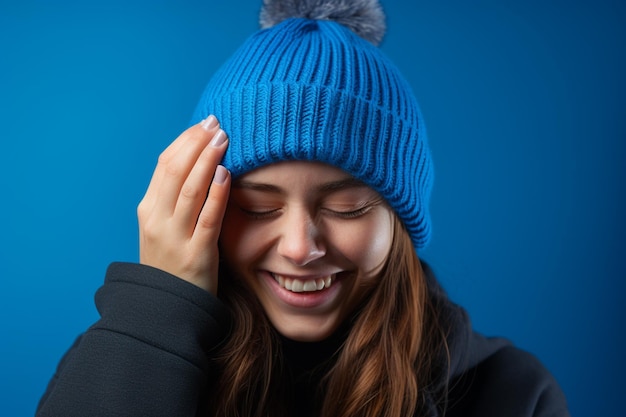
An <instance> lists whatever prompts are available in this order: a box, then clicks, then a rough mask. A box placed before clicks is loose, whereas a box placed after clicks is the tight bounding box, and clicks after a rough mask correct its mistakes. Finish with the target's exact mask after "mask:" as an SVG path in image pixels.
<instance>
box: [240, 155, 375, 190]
mask: <svg viewBox="0 0 626 417" xmlns="http://www.w3.org/2000/svg"><path fill="white" fill-rule="evenodd" d="M233 188H253V189H258V190H259V191H263V190H264V189H265V190H266V191H271V190H272V189H273V188H277V189H281V190H284V191H289V190H293V189H301V188H306V189H311V190H313V189H321V190H322V191H333V188H342V189H345V188H369V187H367V185H365V184H364V183H363V182H361V181H360V180H358V179H356V178H354V177H352V176H351V175H350V174H348V173H346V172H345V171H343V170H341V169H339V168H336V167H333V166H330V165H327V164H324V163H321V162H308V161H286V162H279V163H274V164H271V165H267V166H264V167H261V168H257V169H255V170H253V171H250V172H248V173H246V174H244V175H242V176H240V177H239V178H237V179H236V180H235V182H234V184H233Z"/></svg>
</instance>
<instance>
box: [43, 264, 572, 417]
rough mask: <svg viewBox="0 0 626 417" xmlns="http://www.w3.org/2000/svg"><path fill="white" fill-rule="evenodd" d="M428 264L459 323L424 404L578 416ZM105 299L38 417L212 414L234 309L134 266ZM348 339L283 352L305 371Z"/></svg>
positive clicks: (448, 412)
mask: <svg viewBox="0 0 626 417" xmlns="http://www.w3.org/2000/svg"><path fill="white" fill-rule="evenodd" d="M424 269H425V271H426V275H427V277H428V286H429V291H430V296H431V297H432V300H433V302H434V304H435V306H436V308H437V309H438V310H439V311H440V313H441V314H442V317H443V318H444V320H445V323H444V324H445V325H446V326H447V327H448V328H449V330H450V331H449V339H448V344H449V346H450V364H449V365H450V366H449V370H450V371H449V373H448V372H441V373H440V375H439V376H438V377H437V378H436V379H435V380H434V381H433V382H432V384H430V386H431V387H430V392H431V394H429V396H427V401H426V404H424V407H423V408H424V409H423V410H422V411H425V412H426V415H427V416H429V417H431V416H432V417H435V416H443V415H445V416H447V417H459V416H463V417H472V416H477V417H478V416H480V417H491V416H494V417H495V416H498V417H500V416H511V417H518V416H519V417H523V416H524V417H525V416H542V417H543V416H545V417H557V416H558V417H561V416H562V417H566V416H569V412H568V411H567V405H566V401H565V397H564V395H563V393H562V391H561V389H560V388H559V386H558V384H557V383H556V381H555V380H554V378H553V377H552V375H550V373H549V372H548V371H547V370H546V369H545V368H544V367H543V366H542V365H541V363H540V362H539V361H538V360H537V359H536V358H535V357H534V356H532V355H530V354H529V353H526V352H524V351H521V350H519V349H517V348H515V347H513V346H512V345H511V344H510V343H508V342H507V341H505V340H503V339H488V338H485V337H483V336H481V335H479V334H478V333H475V332H473V331H472V329H471V325H470V323H469V319H468V318H467V314H466V313H465V311H464V310H463V309H461V308H460V307H458V306H456V305H455V304H453V303H451V302H450V301H449V299H448V298H447V296H446V294H445V293H444V291H443V290H442V289H441V287H440V286H439V285H438V284H437V281H436V280H435V278H434V275H433V274H432V271H430V269H429V268H428V266H427V265H424ZM96 306H97V308H98V311H99V313H100V316H101V318H100V320H98V321H97V322H96V323H95V324H94V325H93V326H91V327H90V328H89V329H88V330H87V331H86V332H85V333H84V334H83V335H81V336H80V337H79V338H78V339H77V340H76V342H75V343H74V345H73V346H72V347H71V348H70V350H69V351H68V352H67V353H66V354H65V356H64V357H63V359H62V360H61V362H60V364H59V366H58V368H57V371H56V373H55V375H54V377H53V378H52V380H51V381H50V383H49V385H48V388H47V390H46V392H45V393H44V395H43V397H42V398H41V400H40V403H39V406H38V408H37V414H36V415H37V416H38V417H44V416H64V417H70V416H90V417H99V416H133V417H135V416H168V417H171V416H176V417H186V416H189V417H191V416H203V415H205V413H206V411H205V410H204V409H203V407H202V404H204V403H205V397H206V392H207V391H208V389H209V384H210V382H211V377H212V375H213V372H212V370H211V361H210V358H211V356H212V353H211V352H212V350H214V349H215V348H216V347H217V346H218V345H219V344H220V343H221V342H222V341H223V340H224V338H225V337H226V336H227V332H228V329H229V328H230V317H229V314H228V311H227V309H226V307H225V306H224V305H223V304H222V303H221V302H220V301H219V300H218V299H217V298H215V297H213V296H211V295H210V294H208V293H207V292H205V291H203V290H201V289H199V288H197V287H195V286H194V285H192V284H189V283H187V282H185V281H183V280H181V279H178V278H176V277H174V276H172V275H169V274H167V273H165V272H163V271H160V270H157V269H154V268H150V267H147V266H143V265H137V264H127V263H113V264H111V266H110V267H109V269H108V271H107V276H106V280H105V284H104V285H103V286H102V287H101V288H100V289H99V290H98V292H97V293H96ZM339 343H340V340H336V338H331V339H330V340H328V341H325V342H321V343H320V344H306V346H305V345H304V344H298V343H295V342H288V341H286V343H285V344H284V351H285V355H286V356H287V357H289V356H291V357H292V358H298V357H299V358H305V357H306V358H308V362H309V364H306V365H305V366H304V367H302V369H305V368H307V367H308V366H309V365H310V364H313V365H314V364H315V362H316V361H317V360H318V359H319V360H324V355H325V353H323V352H332V351H334V350H335V349H336V345H335V344H339ZM307 352H308V353H310V355H308V354H307ZM313 352H317V356H315V355H313ZM320 352H322V353H321V355H322V356H319V355H320ZM311 355H312V356H311ZM296 365H298V364H296ZM447 369H448V367H446V370H447ZM307 383H315V382H311V380H308V382H307ZM306 388H307V387H306V383H305V386H304V387H300V388H299V392H307V391H308V392H311V390H307V389H306ZM444 390H445V391H447V397H446V398H447V400H446V401H445V402H442V401H441V398H442V395H441V393H442V392H444ZM428 399H430V400H428ZM302 404H303V403H300V406H301V407H302ZM444 411H445V413H444Z"/></svg>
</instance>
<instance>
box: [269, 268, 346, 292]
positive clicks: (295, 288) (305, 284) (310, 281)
mask: <svg viewBox="0 0 626 417" xmlns="http://www.w3.org/2000/svg"><path fill="white" fill-rule="evenodd" d="M271 275H272V278H274V280H275V281H276V282H277V283H278V285H280V287H281V288H284V289H286V290H288V291H291V292H295V293H301V292H316V291H322V290H324V289H326V288H330V286H331V285H332V284H333V282H334V281H335V278H334V275H326V276H321V277H316V278H295V277H290V276H285V275H281V274H275V273H272V274H271Z"/></svg>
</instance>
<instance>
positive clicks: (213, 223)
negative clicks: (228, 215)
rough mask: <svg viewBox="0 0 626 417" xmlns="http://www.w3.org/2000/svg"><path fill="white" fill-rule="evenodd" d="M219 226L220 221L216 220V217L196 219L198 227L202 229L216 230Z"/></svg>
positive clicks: (203, 216)
mask: <svg viewBox="0 0 626 417" xmlns="http://www.w3.org/2000/svg"><path fill="white" fill-rule="evenodd" d="M220 224H221V221H220V219H218V218H216V216H211V215H209V216H207V215H200V216H199V217H198V227H201V228H203V229H209V230H213V229H217V228H218V227H220Z"/></svg>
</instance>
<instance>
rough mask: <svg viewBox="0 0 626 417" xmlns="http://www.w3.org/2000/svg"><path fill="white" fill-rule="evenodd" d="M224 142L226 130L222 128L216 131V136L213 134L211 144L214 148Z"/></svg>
mask: <svg viewBox="0 0 626 417" xmlns="http://www.w3.org/2000/svg"><path fill="white" fill-rule="evenodd" d="M224 142H226V132H224V131H223V130H222V129H220V130H218V131H217V132H215V136H213V139H211V143H210V145H211V146H212V147H214V148H217V147H219V146H220V145H221V144H222V143H224Z"/></svg>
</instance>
